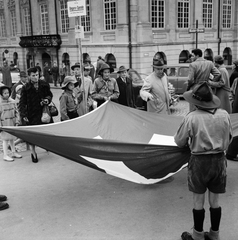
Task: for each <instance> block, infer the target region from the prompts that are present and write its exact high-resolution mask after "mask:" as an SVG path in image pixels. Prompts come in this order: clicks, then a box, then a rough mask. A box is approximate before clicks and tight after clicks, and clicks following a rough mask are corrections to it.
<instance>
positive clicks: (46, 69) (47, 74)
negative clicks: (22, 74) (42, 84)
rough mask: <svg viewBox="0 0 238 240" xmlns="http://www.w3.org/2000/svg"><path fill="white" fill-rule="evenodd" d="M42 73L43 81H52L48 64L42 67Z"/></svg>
mask: <svg viewBox="0 0 238 240" xmlns="http://www.w3.org/2000/svg"><path fill="white" fill-rule="evenodd" d="M43 75H44V78H45V81H46V82H47V83H50V82H52V81H51V68H50V67H49V66H47V67H44V69H43Z"/></svg>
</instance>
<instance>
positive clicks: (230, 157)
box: [226, 154, 238, 161]
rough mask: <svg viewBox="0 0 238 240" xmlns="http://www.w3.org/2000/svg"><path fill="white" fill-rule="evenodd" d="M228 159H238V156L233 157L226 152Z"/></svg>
mask: <svg viewBox="0 0 238 240" xmlns="http://www.w3.org/2000/svg"><path fill="white" fill-rule="evenodd" d="M226 159H228V160H231V161H238V157H232V156H231V155H229V154H226Z"/></svg>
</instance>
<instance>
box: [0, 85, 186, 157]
mask: <svg viewBox="0 0 238 240" xmlns="http://www.w3.org/2000/svg"><path fill="white" fill-rule="evenodd" d="M51 90H52V93H53V96H54V98H53V102H54V103H55V105H56V107H57V108H58V109H59V97H60V95H61V93H62V90H61V89H60V88H54V87H52V88H51ZM171 113H172V115H175V116H185V115H186V114H187V113H188V102H186V101H185V100H180V101H179V102H178V104H177V105H176V106H174V107H171ZM59 121H60V115H58V116H56V117H54V122H59ZM16 150H17V151H18V152H23V151H26V150H27V146H26V144H25V143H20V144H18V145H17V146H16ZM0 152H2V142H1V141H0Z"/></svg>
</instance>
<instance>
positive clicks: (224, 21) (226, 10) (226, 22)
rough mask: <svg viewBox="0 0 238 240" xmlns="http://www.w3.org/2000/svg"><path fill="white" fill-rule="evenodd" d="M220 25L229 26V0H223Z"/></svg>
mask: <svg viewBox="0 0 238 240" xmlns="http://www.w3.org/2000/svg"><path fill="white" fill-rule="evenodd" d="M222 27H223V28H231V0H223V11H222Z"/></svg>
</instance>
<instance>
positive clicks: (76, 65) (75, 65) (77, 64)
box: [71, 62, 80, 70]
mask: <svg viewBox="0 0 238 240" xmlns="http://www.w3.org/2000/svg"><path fill="white" fill-rule="evenodd" d="M76 67H78V68H80V63H79V62H76V63H75V64H74V65H73V66H72V67H71V69H72V70H74V69H75V68H76Z"/></svg>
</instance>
